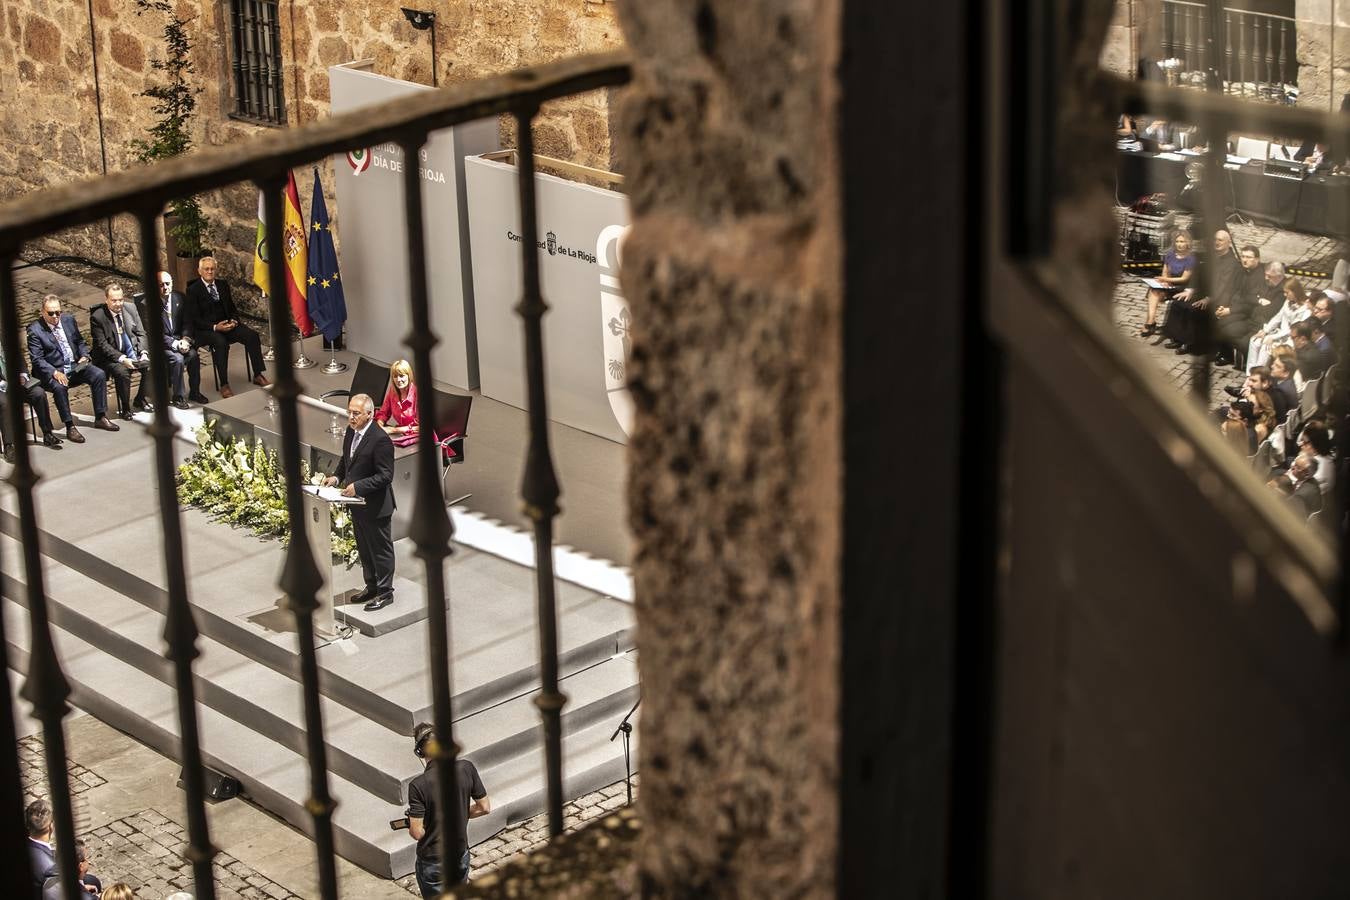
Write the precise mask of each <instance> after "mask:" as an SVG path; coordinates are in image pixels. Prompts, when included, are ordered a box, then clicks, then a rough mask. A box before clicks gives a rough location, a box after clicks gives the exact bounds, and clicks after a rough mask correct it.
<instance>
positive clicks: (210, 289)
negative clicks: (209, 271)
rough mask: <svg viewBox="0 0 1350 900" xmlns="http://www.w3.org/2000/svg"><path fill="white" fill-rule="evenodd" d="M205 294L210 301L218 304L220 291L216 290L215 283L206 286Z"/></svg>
mask: <svg viewBox="0 0 1350 900" xmlns="http://www.w3.org/2000/svg"><path fill="white" fill-rule="evenodd" d="M206 292H207V293H208V294H210V295H211V299H212V300H215V301H216V302H217V303H219V302H220V291H218V290H216V283H215V282H214V281H213V282H211V283H210V284H208V285H207V286H206Z"/></svg>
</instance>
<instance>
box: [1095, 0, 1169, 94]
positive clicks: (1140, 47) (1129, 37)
mask: <svg viewBox="0 0 1350 900" xmlns="http://www.w3.org/2000/svg"><path fill="white" fill-rule="evenodd" d="M1161 49H1162V0H1116V7H1115V15H1113V16H1112V17H1111V27H1110V29H1109V30H1108V31H1107V33H1106V43H1105V44H1104V45H1103V46H1102V52H1101V66H1102V68H1103V69H1106V70H1107V71H1110V72H1114V73H1115V74H1117V75H1121V76H1124V77H1126V78H1132V77H1134V74H1135V70H1136V67H1137V66H1138V63H1139V59H1140V58H1141V57H1147V58H1148V59H1149V60H1152V61H1157V60H1158V59H1159V58H1160V53H1159V51H1160V50H1161Z"/></svg>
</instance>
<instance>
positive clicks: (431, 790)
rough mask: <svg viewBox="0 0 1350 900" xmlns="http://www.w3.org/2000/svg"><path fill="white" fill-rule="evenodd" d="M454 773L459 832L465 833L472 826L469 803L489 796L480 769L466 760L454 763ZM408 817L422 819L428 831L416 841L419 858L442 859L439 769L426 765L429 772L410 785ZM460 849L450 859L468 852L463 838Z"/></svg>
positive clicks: (423, 825)
mask: <svg viewBox="0 0 1350 900" xmlns="http://www.w3.org/2000/svg"><path fill="white" fill-rule="evenodd" d="M455 773H456V775H457V776H458V778H457V780H458V782H459V784H458V788H459V803H458V805H457V806H456V809H457V810H458V812H459V833H460V834H461V835H463V834H464V829H465V827H466V826H467V825H468V824H469V803H470V801H472V800H481V799H483V798H484V797H486V796H487V790H486V789H485V788H484V787H483V781H482V779H480V778H479V777H478V769H476V768H475V767H474V764H473V763H471V762H469V761H468V760H467V759H459V760H456V761H455ZM408 815H409V816H412V817H413V818H414V819H421V820H422V827H423V828H424V829H425V831H424V832H423V834H422V839H421V840H420V841H418V842H417V858H418V859H421V860H438V859H440V858H441V835H440V831H441V823H440V821H439V820H438V819H437V815H438V814H437V812H436V767H435V766H434V765H431V766H427V768H426V770H425V771H424V772H422V774H421V775H418V776H417V777H416V778H414V779H413V780H412V781H411V782H409V784H408ZM458 844H459V846H458V848H457V850H456V852H455V853H453V854H452V855H451V856H450V858H451V859H453V860H458V859H459V858H460V857H461V856H463V855H464V851H465V850H468V849H469V844H468V841H467V840H465V839H464V838H463V837H461V838H460V839H459V841H458Z"/></svg>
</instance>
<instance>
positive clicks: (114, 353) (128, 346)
mask: <svg viewBox="0 0 1350 900" xmlns="http://www.w3.org/2000/svg"><path fill="white" fill-rule="evenodd" d="M122 334H123V335H125V336H126V340H125V342H124V341H122V340H121V339H120V337H119V334H118V330H117V321H116V317H115V316H114V315H113V313H112V310H110V309H109V308H108V305H107V304H106V303H100V304H99V305H97V306H95V307H94V309H93V311H92V312H90V313H89V340H90V341H91V342H92V344H93V351H94V352H93V354H92V355H93V358H94V362H95V363H97V364H98V367H99V368H100V369H102V370H103V371H104V372H106V373H107V375H108V377H110V378H112V380H113V387H114V388H116V390H117V409H118V411H119V412H129V411H130V407H131V373H132V372H133V371H135V369H136V367H135V366H128V365H126V364H125V363H123V362H121V361H120V360H121V359H122V357H123V356H126V357H127V358H128V359H131V360H140V359H141V355H142V354H148V352H149V346H148V344H147V343H146V340H145V328H144V327H143V326H142V325H141V317H140V316H139V315H138V314H137V313H136V304H134V303H124V304H122ZM149 386H150V378H149V373H148V372H145V373H142V375H141V382H140V386H139V387H138V388H137V389H136V403H137V404H138V405H139V404H140V403H142V402H144V400H145V391H146V388H148V387H149Z"/></svg>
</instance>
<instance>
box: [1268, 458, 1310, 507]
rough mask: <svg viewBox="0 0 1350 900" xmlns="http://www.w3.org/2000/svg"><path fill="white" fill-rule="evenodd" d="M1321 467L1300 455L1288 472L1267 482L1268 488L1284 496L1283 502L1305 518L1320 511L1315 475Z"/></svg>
mask: <svg viewBox="0 0 1350 900" xmlns="http://www.w3.org/2000/svg"><path fill="white" fill-rule="evenodd" d="M1320 468H1321V466H1320V464H1319V463H1318V462H1317V460H1316V459H1315V458H1314V457H1311V456H1307V455H1305V454H1302V453H1300V454H1299V455H1298V456H1297V457H1296V458H1295V459H1294V462H1293V464H1292V465H1290V466H1289V471H1288V472H1285V473H1284V474H1282V475H1279V476H1277V477H1275V478H1272V479H1271V480H1270V481H1269V482H1267V484H1268V486H1269V487H1271V488H1272V489H1274V490H1275V491H1276V492H1278V493H1279V494H1281V495H1282V496H1284V498H1285V502H1286V503H1287V504H1289V506H1290V507H1291V508H1292V509H1293V510H1294V512H1296V513H1298V515H1300V516H1302V517H1304V518H1307V517H1308V516H1310V515H1312V514H1313V513H1315V512H1321V510H1322V492H1321V490H1320V489H1319V488H1318V486H1317V478H1316V474H1317V471H1318V469H1320Z"/></svg>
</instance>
